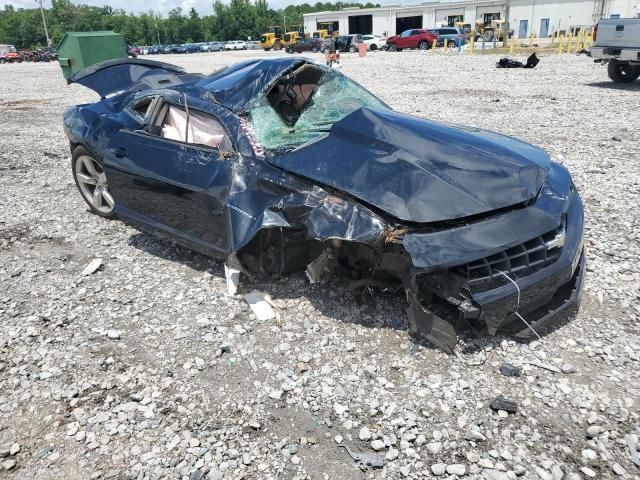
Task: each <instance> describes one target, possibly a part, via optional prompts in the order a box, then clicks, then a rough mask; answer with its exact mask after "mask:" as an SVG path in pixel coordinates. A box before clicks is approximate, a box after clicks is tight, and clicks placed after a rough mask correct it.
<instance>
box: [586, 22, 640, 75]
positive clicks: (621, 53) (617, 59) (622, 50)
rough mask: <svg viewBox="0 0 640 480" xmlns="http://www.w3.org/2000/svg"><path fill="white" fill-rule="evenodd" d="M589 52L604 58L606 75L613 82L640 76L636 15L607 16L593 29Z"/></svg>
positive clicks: (639, 30) (639, 50)
mask: <svg viewBox="0 0 640 480" xmlns="http://www.w3.org/2000/svg"><path fill="white" fill-rule="evenodd" d="M593 41H594V45H593V46H592V47H591V56H592V57H593V58H595V59H596V61H600V62H603V61H604V62H607V63H608V65H607V69H608V74H609V78H610V79H611V80H613V81H614V82H616V83H630V82H634V81H635V80H636V79H637V78H638V77H640V18H608V19H603V20H600V21H599V22H598V24H597V25H596V26H595V28H594V33H593Z"/></svg>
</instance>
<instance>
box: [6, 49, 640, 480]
mask: <svg viewBox="0 0 640 480" xmlns="http://www.w3.org/2000/svg"><path fill="white" fill-rule="evenodd" d="M255 55H267V54H265V53H262V52H241V53H238V54H234V53H222V54H200V55H192V56H176V57H171V56H163V57H162V58H161V59H162V60H163V61H168V62H175V63H178V64H180V65H183V66H185V67H187V68H189V69H191V70H193V71H204V72H207V71H212V70H214V69H216V68H218V67H220V66H222V65H225V64H230V63H233V62H234V61H236V60H238V59H239V58H247V57H251V56H255ZM496 60H497V57H495V56H491V55H484V56H474V57H469V56H461V55H457V54H451V55H448V56H433V55H432V54H423V53H420V52H402V53H398V54H391V53H384V52H380V53H377V54H371V55H368V56H367V57H366V58H363V59H360V58H358V57H357V56H356V55H345V56H344V60H343V64H344V69H343V71H344V73H346V74H347V75H349V76H351V77H353V78H354V79H356V80H357V81H359V82H361V83H363V84H364V85H365V86H366V87H368V88H369V89H370V90H371V91H372V92H374V93H375V94H377V95H379V96H380V97H381V98H382V99H384V100H385V101H386V102H388V103H389V104H390V105H391V106H393V107H395V108H396V109H398V110H400V111H403V112H407V113H411V114H415V115H418V116H423V117H428V118H432V119H437V120H442V121H447V122H452V123H465V124H470V125H475V126H480V127H485V128H489V129H493V130H498V131H501V132H504V133H506V134H509V135H514V136H516V137H519V138H521V139H524V140H526V141H529V142H531V143H534V144H536V145H539V146H541V147H543V148H545V149H546V150H547V151H548V152H549V153H550V154H551V156H552V157H553V158H554V159H555V160H556V161H558V162H562V163H564V164H566V165H567V166H568V168H569V169H570V170H571V172H572V174H573V176H574V180H575V183H576V185H577V186H578V189H579V190H580V191H581V194H582V196H583V199H584V202H585V205H586V216H587V227H586V228H587V231H586V246H587V254H588V276H587V279H586V290H585V294H584V300H583V305H582V308H581V311H580V313H579V314H578V316H577V318H575V319H574V320H573V321H572V322H571V323H569V324H568V325H566V326H564V327H562V328H560V329H559V330H557V331H556V332H553V333H552V334H550V335H548V336H546V337H545V338H544V339H543V341H538V342H534V343H530V344H528V345H524V344H518V343H515V342H513V341H511V340H509V339H507V338H481V339H470V340H468V342H467V343H468V345H470V346H471V347H473V348H469V349H467V350H466V351H465V352H464V353H462V354H461V355H459V356H447V355H445V354H443V353H441V352H440V351H438V350H436V349H433V348H431V347H430V346H429V345H428V344H415V343H414V342H412V340H411V338H410V337H409V335H408V334H407V332H406V330H405V325H406V319H405V314H404V302H403V300H402V299H376V300H375V303H374V304H373V305H362V304H358V303H357V302H356V301H355V300H354V299H353V298H351V297H349V296H346V295H344V294H343V293H342V290H341V289H340V288H338V287H336V286H335V285H331V284H329V285H323V286H311V285H309V284H308V282H307V281H306V279H305V277H304V276H303V275H301V274H298V275H293V276H291V277H288V278H284V279H276V280H273V281H268V280H264V279H263V280H261V279H258V280H251V281H247V282H246V283H245V286H244V288H245V289H246V290H251V289H253V288H257V289H260V290H264V291H267V292H269V293H270V294H271V296H272V297H274V298H277V299H281V300H282V301H283V302H284V305H285V308H284V310H283V319H282V321H281V323H276V322H275V321H263V322H261V321H257V320H256V319H255V317H254V316H253V315H252V314H251V311H250V309H249V308H248V306H247V305H246V304H245V303H243V302H242V301H238V300H235V299H231V298H228V297H227V296H226V294H225V293H226V288H225V281H224V274H223V268H222V265H221V264H220V263H219V262H217V261H214V260H211V259H209V258H206V257H203V256H201V255H198V254H194V253H193V252H190V251H188V250H185V249H183V248H180V247H177V246H175V245H173V244H171V243H169V242H165V241H161V240H157V239H156V238H154V237H152V236H149V235H147V234H143V233H139V232H137V231H135V230H133V229H131V228H129V227H126V226H124V225H123V224H121V223H119V222H117V221H106V220H103V219H101V218H99V217H97V216H94V215H91V214H90V213H88V211H87V208H86V206H85V204H84V203H83V201H82V199H81V198H80V195H79V194H78V192H77V191H76V188H75V185H74V183H73V180H72V176H71V171H70V163H69V158H70V154H69V151H68V144H67V141H66V138H65V137H64V134H63V131H62V114H63V112H64V110H65V109H66V108H67V107H68V106H70V105H72V104H74V103H80V102H87V101H93V100H94V99H95V96H94V95H93V92H90V91H88V90H86V89H84V88H83V87H77V86H71V87H67V86H66V85H65V82H64V81H63V79H62V75H61V74H60V71H59V69H58V67H57V66H56V65H53V64H50V65H47V64H19V65H2V66H0V67H1V68H0V84H1V86H2V88H0V118H1V121H0V179H1V189H0V285H1V291H0V322H1V327H0V332H1V334H0V477H3V478H4V477H6V478H20V479H22V478H38V479H61V478H64V479H93V478H114V479H131V478H136V479H156V478H163V479H165V478H166V479H170V478H171V479H173V478H176V479H189V480H200V479H203V478H206V479H223V478H224V479H241V478H244V479H303V478H311V479H341V480H342V479H344V480H350V479H364V478H385V479H399V478H429V477H434V476H442V477H443V478H452V479H453V478H484V479H488V480H501V479H514V478H516V477H520V478H532V479H534V478H540V479H543V480H547V479H552V480H560V479H562V478H565V479H578V478H613V477H616V478H634V479H638V478H640V467H638V466H635V465H634V464H633V463H632V455H631V453H630V450H634V449H635V448H638V449H639V450H640V445H638V436H639V435H640V422H639V414H638V412H639V411H640V334H639V329H638V320H639V318H640V302H639V299H640V296H639V288H638V286H639V284H640V267H639V265H640V241H639V240H640V238H639V237H640V234H639V232H640V214H639V213H638V206H639V203H640V202H639V191H640V188H639V187H640V186H639V181H640V172H639V168H638V165H639V160H640V132H639V130H638V126H637V112H638V107H639V100H638V98H640V97H639V96H638V95H639V93H640V82H636V83H635V84H634V85H628V86H617V85H614V84H612V83H611V82H609V81H608V78H607V76H606V70H605V68H603V67H601V66H598V65H595V64H594V63H593V62H592V61H591V59H589V58H587V57H578V56H568V55H567V56H550V57H545V58H542V60H541V62H540V65H539V66H538V67H537V68H536V69H534V70H496V69H495V68H494V64H495V62H496ZM633 118H636V120H635V121H634V120H633ZM96 257H99V258H102V266H101V268H100V269H99V270H98V271H96V272H95V273H93V274H91V275H86V276H83V275H81V272H82V271H83V269H84V268H85V267H86V266H87V265H88V264H89V262H90V261H91V260H92V259H94V258H96ZM507 361H508V362H510V363H511V364H513V365H515V366H520V367H522V374H521V376H518V377H507V376H504V375H503V374H501V373H500V366H501V365H502V363H503V362H507ZM499 394H502V395H503V396H505V397H506V398H508V399H511V400H513V401H515V402H517V404H518V409H517V413H515V414H508V413H506V412H505V411H493V410H492V409H491V408H490V406H489V404H490V402H491V401H492V399H494V398H495V397H496V396H497V395H499ZM340 443H342V444H346V445H348V446H349V447H350V448H351V449H352V450H353V451H355V452H366V453H374V451H377V452H379V453H380V454H382V455H384V456H385V457H386V463H385V466H384V467H383V468H382V469H376V470H373V469H364V470H362V469H360V468H358V465H356V464H355V463H354V462H353V461H352V460H351V459H350V457H349V456H348V454H347V451H346V450H345V449H343V448H340V447H339V444H340ZM628 444H629V445H631V447H629V446H627V445H628Z"/></svg>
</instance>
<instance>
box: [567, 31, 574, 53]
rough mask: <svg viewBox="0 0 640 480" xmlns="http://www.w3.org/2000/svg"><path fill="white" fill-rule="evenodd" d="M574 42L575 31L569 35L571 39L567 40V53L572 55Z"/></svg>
mask: <svg viewBox="0 0 640 480" xmlns="http://www.w3.org/2000/svg"><path fill="white" fill-rule="evenodd" d="M572 41H573V30H571V33H569V39H568V40H567V53H571V42H572Z"/></svg>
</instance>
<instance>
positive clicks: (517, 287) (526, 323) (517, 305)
mask: <svg viewBox="0 0 640 480" xmlns="http://www.w3.org/2000/svg"><path fill="white" fill-rule="evenodd" d="M496 272H498V273H501V274H502V275H504V276H505V277H506V278H507V280H509V281H510V282H511V283H513V284H514V285H515V286H516V290H517V291H518V302H517V303H516V311H515V312H514V314H515V315H516V316H517V317H518V318H519V319H520V320H522V321H523V322H524V324H525V325H526V326H527V327H529V329H530V330H531V331H532V332H533V333H535V335H536V337H538V340H540V341H542V337H541V336H540V335H538V332H536V331H535V330H534V329H533V327H532V326H531V325H530V324H529V322H527V321H526V320H525V319H524V318H523V317H522V315H520V313H518V310H519V309H520V287H519V286H518V284H517V283H516V282H515V280H514V279H513V278H511V277H510V276H509V275H507V274H506V273H504V272H503V271H502V270H496Z"/></svg>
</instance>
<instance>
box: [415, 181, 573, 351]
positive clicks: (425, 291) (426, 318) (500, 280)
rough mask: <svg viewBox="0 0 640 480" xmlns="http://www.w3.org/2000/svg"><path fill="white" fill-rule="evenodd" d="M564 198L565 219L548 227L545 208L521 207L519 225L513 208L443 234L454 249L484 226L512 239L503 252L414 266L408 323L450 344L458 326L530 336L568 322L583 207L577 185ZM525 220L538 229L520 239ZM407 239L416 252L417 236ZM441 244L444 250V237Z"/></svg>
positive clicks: (442, 345) (432, 338)
mask: <svg viewBox="0 0 640 480" xmlns="http://www.w3.org/2000/svg"><path fill="white" fill-rule="evenodd" d="M566 205H567V207H566V209H565V210H564V211H563V212H562V213H561V215H560V218H561V220H562V223H561V225H560V226H556V227H555V228H553V229H551V230H548V231H546V232H544V230H545V229H546V228H548V225H546V222H545V221H543V219H544V218H545V215H542V213H544V212H542V211H537V212H536V211H534V210H531V211H530V212H527V210H528V209H525V210H522V211H520V213H519V215H518V224H519V225H520V227H521V228H513V227H516V226H517V225H518V224H516V223H512V220H511V219H509V218H508V217H509V214H507V215H505V216H504V217H499V218H495V219H492V220H489V221H488V222H481V223H479V224H478V225H470V226H467V227H464V228H462V229H459V230H458V231H456V230H453V231H450V232H448V233H447V234H446V237H445V239H446V240H447V241H449V242H451V245H454V246H455V249H454V251H455V252H465V251H467V252H468V250H469V249H468V248H464V246H465V245H463V244H464V239H468V238H474V239H475V240H474V242H473V243H474V244H478V241H477V240H478V238H482V237H483V235H484V233H485V230H486V231H487V232H488V231H491V232H494V233H492V234H491V235H492V236H493V235H495V234H496V232H497V234H499V235H501V236H502V237H506V238H508V239H509V241H508V242H507V243H506V245H505V247H504V248H503V249H502V250H500V251H499V252H496V253H491V254H490V255H488V256H485V257H483V258H481V259H480V260H478V259H474V260H472V261H471V262H469V263H465V264H462V265H461V264H457V262H456V261H455V260H453V263H454V264H455V265H451V266H449V267H448V268H442V266H437V265H433V264H432V265H428V266H426V267H424V268H423V270H422V272H418V273H416V274H415V275H414V277H413V278H412V291H411V292H410V294H409V300H410V305H409V308H408V310H407V313H408V316H409V321H410V328H411V329H412V330H413V331H414V332H416V333H418V334H421V335H423V336H425V337H426V338H427V339H429V340H430V341H431V342H432V343H434V344H436V345H437V346H438V347H440V348H441V349H443V350H445V351H447V352H452V351H453V348H454V347H455V345H456V343H457V336H456V333H455V331H456V330H460V329H469V328H470V329H471V330H473V331H477V332H480V333H483V334H489V335H496V334H507V335H512V336H515V337H518V338H523V339H525V338H531V337H534V336H539V335H542V334H544V333H547V332H549V331H551V330H553V329H555V328H557V327H558V326H560V325H562V324H563V323H564V322H565V321H566V320H567V319H568V318H569V317H570V315H571V314H572V313H574V312H575V311H576V310H577V308H578V306H579V302H580V295H581V292H582V286H583V282H584V268H585V254H584V247H583V231H584V211H583V205H582V201H581V200H580V197H579V196H578V194H577V192H574V193H572V194H571V195H569V197H568V198H566ZM525 212H526V213H525ZM549 221H551V220H550V219H549ZM523 222H524V223H523ZM528 222H532V223H530V224H527V223H528ZM487 223H488V224H489V227H487ZM522 227H524V231H531V232H533V235H532V236H531V239H530V240H527V241H525V242H523V243H521V244H515V245H514V244H513V242H514V241H516V239H517V238H520V237H522V231H523V229H522ZM527 227H528V228H527ZM536 229H537V230H538V231H543V232H544V233H541V234H540V233H537V232H536ZM527 238H528V237H527ZM439 240H442V239H439ZM480 243H482V241H480ZM408 244H409V250H412V251H413V252H414V254H415V252H416V248H415V246H414V245H412V244H411V240H410V241H409V242H408ZM442 250H446V248H445V246H444V244H443V245H442ZM441 253H442V251H441V252H440V254H441ZM459 254H460V253H459ZM423 258H424V257H423ZM440 258H447V257H446V255H445V256H444V257H442V256H440ZM461 267H465V268H461ZM469 272H472V273H473V272H476V273H475V278H467V279H465V280H464V281H461V280H460V278H461V276H463V275H464V274H465V273H469ZM478 272H479V273H478ZM478 277H480V278H478Z"/></svg>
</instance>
